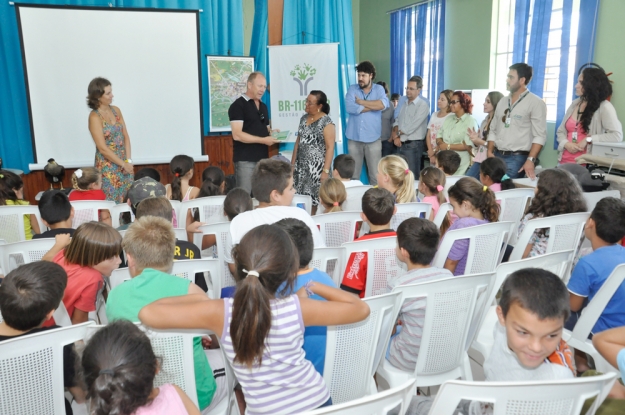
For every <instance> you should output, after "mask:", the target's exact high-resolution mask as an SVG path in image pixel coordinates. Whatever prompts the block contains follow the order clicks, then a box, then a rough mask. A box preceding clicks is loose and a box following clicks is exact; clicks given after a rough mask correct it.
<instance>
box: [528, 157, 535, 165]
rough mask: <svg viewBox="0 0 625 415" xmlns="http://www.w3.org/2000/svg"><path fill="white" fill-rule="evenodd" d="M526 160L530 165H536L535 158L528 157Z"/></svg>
mask: <svg viewBox="0 0 625 415" xmlns="http://www.w3.org/2000/svg"><path fill="white" fill-rule="evenodd" d="M527 159H528V160H529V161H531V162H532V163H534V164H536V157H528V158H527Z"/></svg>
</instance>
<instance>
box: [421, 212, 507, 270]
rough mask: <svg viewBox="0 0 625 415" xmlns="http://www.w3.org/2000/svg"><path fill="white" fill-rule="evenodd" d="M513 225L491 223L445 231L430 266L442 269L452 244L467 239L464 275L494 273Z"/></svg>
mask: <svg viewBox="0 0 625 415" xmlns="http://www.w3.org/2000/svg"><path fill="white" fill-rule="evenodd" d="M513 225H514V224H513V223H512V222H493V223H486V224H484V225H477V226H470V227H468V228H462V229H455V230H453V231H447V232H446V233H445V236H444V237H443V241H442V242H441V244H440V246H439V247H438V251H437V252H436V256H435V257H434V260H433V261H432V265H433V266H435V267H439V268H443V267H444V265H445V260H446V259H447V256H448V255H449V251H450V250H451V247H452V246H453V244H454V242H455V241H457V240H461V239H468V240H469V252H468V254H467V264H466V267H465V270H464V273H465V274H477V273H482V272H494V271H495V268H497V265H499V263H500V262H501V259H502V256H503V250H504V249H505V242H506V241H507V240H508V239H507V238H508V235H509V234H510V231H511V229H512V226H513Z"/></svg>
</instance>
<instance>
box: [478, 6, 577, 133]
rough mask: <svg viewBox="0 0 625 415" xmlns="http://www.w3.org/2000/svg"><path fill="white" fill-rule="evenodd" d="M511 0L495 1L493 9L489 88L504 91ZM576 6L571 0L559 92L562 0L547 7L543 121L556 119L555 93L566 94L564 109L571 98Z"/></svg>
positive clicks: (509, 49)
mask: <svg viewBox="0 0 625 415" xmlns="http://www.w3.org/2000/svg"><path fill="white" fill-rule="evenodd" d="M534 3H535V0H532V1H531V2H530V16H529V21H528V28H527V41H526V42H525V44H526V49H525V59H524V61H525V62H527V54H528V50H529V43H530V41H529V39H530V34H531V31H532V15H533V13H534ZM515 5H516V1H515V0H497V1H496V2H495V7H494V9H493V14H494V16H493V17H494V18H493V24H494V26H493V27H494V29H495V30H493V32H492V33H493V36H494V39H493V40H492V42H491V44H492V58H493V62H492V63H491V82H490V85H491V87H492V88H494V89H496V90H498V91H502V92H503V91H505V90H506V76H507V74H508V67H509V66H510V65H512V64H513V63H514V62H512V56H513V49H514V18H515ZM579 5H580V0H573V14H572V16H571V31H570V43H569V45H570V46H569V62H568V73H569V74H570V76H568V78H567V85H566V90H565V91H559V83H560V56H561V53H562V47H561V43H562V42H561V40H562V20H563V0H553V4H552V9H551V20H550V24H549V39H548V46H547V48H548V49H547V61H546V65H545V83H544V85H543V100H544V101H545V104H546V105H547V121H551V122H555V121H556V111H557V101H558V94H559V93H563V94H567V96H566V105H565V108H568V106H569V105H570V104H571V102H572V100H573V97H572V94H571V91H573V86H574V85H575V83H576V82H577V68H575V53H576V50H577V31H578V27H579Z"/></svg>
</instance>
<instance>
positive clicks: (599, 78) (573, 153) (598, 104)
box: [556, 67, 623, 164]
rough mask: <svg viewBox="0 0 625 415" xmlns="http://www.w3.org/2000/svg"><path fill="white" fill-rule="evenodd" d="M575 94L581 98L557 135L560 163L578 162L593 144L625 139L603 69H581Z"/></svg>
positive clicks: (571, 107)
mask: <svg viewBox="0 0 625 415" xmlns="http://www.w3.org/2000/svg"><path fill="white" fill-rule="evenodd" d="M575 94H576V95H577V96H578V97H579V98H577V99H576V100H575V101H573V102H572V103H571V105H570V106H569V108H568V109H567V110H566V113H565V114H564V118H563V119H562V123H561V124H560V127H558V131H557V132H556V138H557V140H558V152H559V161H560V164H565V163H575V159H576V158H578V157H579V156H581V155H582V154H586V150H587V147H588V144H590V143H591V141H593V142H598V141H603V142H606V141H607V142H620V141H622V140H623V129H622V126H621V123H620V121H619V120H618V118H617V116H616V110H615V109H614V106H613V105H612V104H611V103H610V101H608V100H607V99H608V97H610V95H612V84H611V83H610V81H609V79H608V76H607V75H606V73H605V72H604V71H603V69H601V68H593V67H586V68H583V69H580V74H579V76H578V78H577V84H575Z"/></svg>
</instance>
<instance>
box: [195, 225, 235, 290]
mask: <svg viewBox="0 0 625 415" xmlns="http://www.w3.org/2000/svg"><path fill="white" fill-rule="evenodd" d="M198 230H199V231H201V232H202V233H196V234H194V235H193V243H194V244H195V245H197V246H198V247H199V248H200V249H201V247H202V237H203V236H204V235H215V240H216V241H217V243H216V246H217V259H219V263H220V264H221V266H220V267H219V269H220V274H219V275H220V279H221V288H224V287H231V286H233V285H236V281H235V280H234V277H233V276H232V273H231V272H230V268H228V263H227V262H226V260H225V259H224V258H225V253H224V251H225V249H226V248H225V247H226V246H229V245H230V244H229V243H228V240H229V238H230V222H219V223H211V224H210V225H204V226H200V227H199V228H198Z"/></svg>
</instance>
